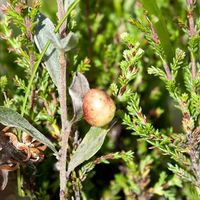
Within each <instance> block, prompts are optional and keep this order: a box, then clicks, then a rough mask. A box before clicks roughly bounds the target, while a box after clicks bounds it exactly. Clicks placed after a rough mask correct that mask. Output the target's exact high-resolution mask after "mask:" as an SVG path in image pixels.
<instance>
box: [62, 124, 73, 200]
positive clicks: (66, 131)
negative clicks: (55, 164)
mask: <svg viewBox="0 0 200 200" xmlns="http://www.w3.org/2000/svg"><path fill="white" fill-rule="evenodd" d="M71 127H72V123H69V124H68V126H67V128H66V129H64V132H63V136H62V142H61V149H60V200H65V191H66V181H67V178H66V157H67V146H68V138H69V135H70V132H71Z"/></svg>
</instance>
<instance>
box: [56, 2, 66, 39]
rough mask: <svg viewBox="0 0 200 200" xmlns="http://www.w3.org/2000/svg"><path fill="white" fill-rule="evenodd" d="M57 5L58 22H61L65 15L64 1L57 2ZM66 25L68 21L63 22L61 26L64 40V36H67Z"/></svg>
mask: <svg viewBox="0 0 200 200" xmlns="http://www.w3.org/2000/svg"><path fill="white" fill-rule="evenodd" d="M57 5H58V20H59V21H60V20H61V19H62V18H63V16H64V14H65V10H64V5H63V0H57ZM66 25H67V23H66V20H65V21H64V22H63V24H62V25H61V27H60V29H59V33H60V37H61V38H63V37H64V35H65V30H66Z"/></svg>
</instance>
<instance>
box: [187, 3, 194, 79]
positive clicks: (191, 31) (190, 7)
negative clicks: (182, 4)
mask: <svg viewBox="0 0 200 200" xmlns="http://www.w3.org/2000/svg"><path fill="white" fill-rule="evenodd" d="M186 4H187V9H188V15H187V16H188V22H189V30H188V35H189V39H192V37H193V36H194V35H195V34H196V31H195V27H194V16H193V13H192V10H193V6H194V3H193V1H192V0H186ZM190 58H191V66H192V79H194V78H195V77H196V59H195V55H194V53H193V52H192V51H191V52H190Z"/></svg>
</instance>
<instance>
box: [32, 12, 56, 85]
mask: <svg viewBox="0 0 200 200" xmlns="http://www.w3.org/2000/svg"><path fill="white" fill-rule="evenodd" d="M36 21H37V25H36V26H35V27H34V32H35V34H34V40H35V44H36V46H37V48H38V50H39V51H40V52H42V49H43V48H44V46H45V45H46V43H47V42H48V41H49V40H51V39H52V40H53V41H55V43H56V42H57V41H58V40H55V38H57V36H56V34H55V33H54V29H55V27H54V25H53V23H52V21H51V20H50V19H49V18H47V17H46V16H44V15H43V14H42V13H39V14H38V15H37V16H36ZM50 38H51V39H50ZM51 42H52V41H51ZM58 45H59V44H58ZM59 57H60V52H59V50H58V49H56V48H55V44H52V43H51V44H50V46H49V47H48V49H47V51H46V53H45V56H44V58H43V59H44V61H45V64H46V67H47V70H48V72H49V74H50V76H51V78H52V80H53V82H54V84H55V85H56V86H57V87H58V86H59V83H60V65H59Z"/></svg>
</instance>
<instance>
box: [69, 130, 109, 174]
mask: <svg viewBox="0 0 200 200" xmlns="http://www.w3.org/2000/svg"><path fill="white" fill-rule="evenodd" d="M108 131H109V130H106V129H102V128H97V127H91V128H90V130H89V131H88V133H87V134H86V135H85V137H84V138H83V140H82V142H81V143H80V145H79V146H78V148H77V150H76V151H75V153H74V154H73V156H72V158H71V160H70V162H69V165H68V171H67V174H68V175H69V174H70V173H71V171H73V170H74V169H75V168H76V167H77V166H78V165H80V164H81V163H83V162H84V161H86V160H89V159H90V158H91V157H92V156H93V155H95V154H96V153H97V151H99V149H100V148H101V146H102V145H103V142H104V139H105V136H106V134H107V132H108Z"/></svg>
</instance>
